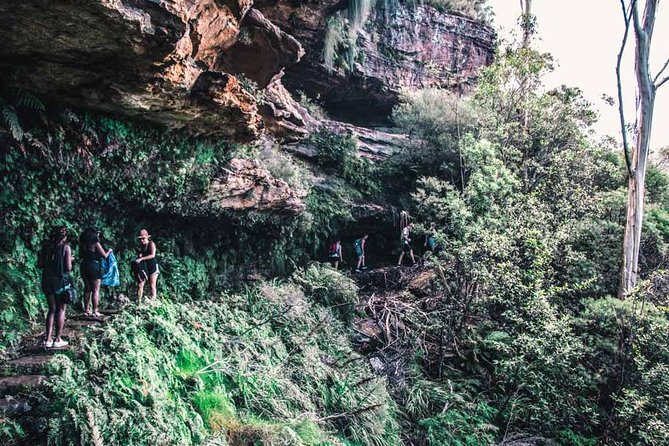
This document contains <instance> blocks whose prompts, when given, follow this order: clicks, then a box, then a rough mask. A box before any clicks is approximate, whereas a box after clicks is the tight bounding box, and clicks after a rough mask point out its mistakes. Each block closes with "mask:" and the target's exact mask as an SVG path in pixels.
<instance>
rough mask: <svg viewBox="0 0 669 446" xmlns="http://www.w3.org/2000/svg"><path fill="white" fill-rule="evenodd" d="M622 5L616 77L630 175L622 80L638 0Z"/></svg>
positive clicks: (628, 166)
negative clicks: (623, 61)
mask: <svg viewBox="0 0 669 446" xmlns="http://www.w3.org/2000/svg"><path fill="white" fill-rule="evenodd" d="M620 6H621V8H622V10H623V19H624V21H625V33H624V34H623V40H622V42H621V44H620V51H619V52H618V60H617V63H616V79H617V82H618V85H617V87H618V114H619V115H620V131H621V132H622V135H623V151H624V152H625V165H626V166H627V173H628V175H629V176H632V175H633V174H634V172H633V170H632V160H631V159H630V148H629V141H628V139H627V124H626V123H625V108H624V103H623V84H622V80H621V75H620V72H621V67H622V60H623V53H624V52H625V47H626V46H627V37H628V36H629V30H630V19H631V17H630V16H631V15H632V9H634V8H636V0H632V1H631V2H630V5H629V10H628V8H627V6H626V5H625V0H620Z"/></svg>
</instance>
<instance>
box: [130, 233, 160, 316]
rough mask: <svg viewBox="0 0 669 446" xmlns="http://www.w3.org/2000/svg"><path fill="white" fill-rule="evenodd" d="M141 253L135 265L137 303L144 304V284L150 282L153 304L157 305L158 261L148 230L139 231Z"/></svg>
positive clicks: (154, 245) (138, 254)
mask: <svg viewBox="0 0 669 446" xmlns="http://www.w3.org/2000/svg"><path fill="white" fill-rule="evenodd" d="M137 238H138V239H139V252H138V253H137V258H136V259H135V263H136V264H137V267H136V270H137V272H138V273H137V275H136V277H137V303H138V304H141V303H142V297H143V296H144V284H145V283H146V282H147V280H148V282H149V286H150V287H151V303H153V304H155V303H156V296H157V294H158V293H157V285H158V273H159V272H160V271H159V270H158V261H157V260H156V244H155V243H154V242H153V240H151V235H149V231H147V230H146V229H142V230H141V231H139V236H138V237H137Z"/></svg>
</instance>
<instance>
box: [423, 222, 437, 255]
mask: <svg viewBox="0 0 669 446" xmlns="http://www.w3.org/2000/svg"><path fill="white" fill-rule="evenodd" d="M436 234H437V224H436V223H435V222H432V223H430V229H429V230H428V231H427V232H426V233H425V244H424V245H423V246H425V247H426V248H427V249H429V250H430V251H432V252H434V250H435V249H436V247H437V239H436V238H435V237H436Z"/></svg>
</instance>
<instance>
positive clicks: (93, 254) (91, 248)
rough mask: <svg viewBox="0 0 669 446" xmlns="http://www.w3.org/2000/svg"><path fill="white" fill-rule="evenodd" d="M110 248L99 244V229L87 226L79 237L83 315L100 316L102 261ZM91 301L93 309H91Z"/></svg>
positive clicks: (109, 251)
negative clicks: (82, 283)
mask: <svg viewBox="0 0 669 446" xmlns="http://www.w3.org/2000/svg"><path fill="white" fill-rule="evenodd" d="M111 252H112V250H111V249H108V250H106V251H105V250H104V249H103V248H102V245H101V244H100V230H99V229H98V228H95V227H89V228H86V230H84V232H83V233H82V234H81V237H79V255H80V256H81V264H80V271H81V278H82V279H83V280H84V316H93V317H102V314H101V313H100V284H101V283H102V262H101V260H102V259H103V258H104V259H106V258H107V256H108V255H109V253H111ZM91 303H92V304H93V309H92V311H91Z"/></svg>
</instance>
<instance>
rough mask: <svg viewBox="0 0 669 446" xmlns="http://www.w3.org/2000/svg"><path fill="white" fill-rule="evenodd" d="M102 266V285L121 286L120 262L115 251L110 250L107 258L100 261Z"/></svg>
mask: <svg viewBox="0 0 669 446" xmlns="http://www.w3.org/2000/svg"><path fill="white" fill-rule="evenodd" d="M100 266H101V268H102V285H104V286H119V285H120V283H121V282H120V280H119V277H118V263H116V257H115V256H114V253H113V252H110V253H109V255H108V256H107V258H106V259H102V260H101V261H100Z"/></svg>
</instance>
